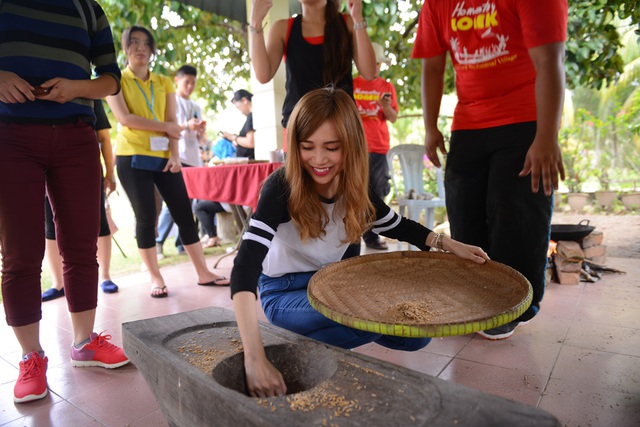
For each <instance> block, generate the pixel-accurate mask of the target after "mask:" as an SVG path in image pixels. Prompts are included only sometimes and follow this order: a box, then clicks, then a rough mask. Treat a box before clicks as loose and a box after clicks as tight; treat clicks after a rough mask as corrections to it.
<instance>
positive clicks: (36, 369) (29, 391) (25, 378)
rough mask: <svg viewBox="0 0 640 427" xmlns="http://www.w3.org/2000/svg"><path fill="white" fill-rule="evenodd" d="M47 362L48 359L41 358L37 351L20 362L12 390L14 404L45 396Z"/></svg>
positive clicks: (46, 391)
mask: <svg viewBox="0 0 640 427" xmlns="http://www.w3.org/2000/svg"><path fill="white" fill-rule="evenodd" d="M48 361H49V359H47V358H46V357H44V358H43V357H42V356H40V353H38V352H37V351H32V352H31V353H29V354H28V355H27V360H23V361H22V362H20V373H19V374H18V381H16V385H15V387H14V388H13V401H14V402H16V403H23V402H31V401H32V400H38V399H42V398H43V397H45V396H46V395H47V393H48V390H47V362H48Z"/></svg>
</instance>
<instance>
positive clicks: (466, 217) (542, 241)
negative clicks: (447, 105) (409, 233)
mask: <svg viewBox="0 0 640 427" xmlns="http://www.w3.org/2000/svg"><path fill="white" fill-rule="evenodd" d="M535 134H536V123H535V122H526V123H516V124H513V125H507V126H499V127H495V128H487V129H479V130H458V131H453V132H452V133H451V144H450V148H449V155H448V156H447V165H446V175H445V176H446V178H445V188H446V193H447V214H448V216H449V221H450V223H451V237H453V238H454V239H456V240H459V241H461V242H464V243H468V244H471V245H477V246H480V247H482V248H483V249H484V250H485V251H487V253H488V254H489V256H490V257H491V259H492V260H494V261H498V262H501V263H503V264H506V265H508V266H510V267H512V268H514V269H515V270H517V271H519V272H520V273H522V275H523V276H525V277H526V278H527V279H528V280H529V282H530V283H531V286H532V287H533V301H532V302H531V307H529V309H528V310H527V311H526V312H525V313H524V314H523V315H522V316H520V318H519V320H521V321H527V320H530V319H531V318H532V317H533V316H535V315H536V313H537V312H538V310H539V308H540V302H541V301H542V296H543V295H544V290H545V281H546V276H545V270H546V268H547V250H548V247H549V232H550V223H551V215H552V213H553V198H552V197H550V196H545V194H544V189H543V187H542V182H541V183H540V190H539V191H538V193H533V192H532V191H531V176H526V177H524V178H520V177H519V176H518V173H519V172H520V170H521V169H522V167H523V165H524V160H525V156H526V154H527V151H528V150H529V147H530V146H531V143H532V142H533V139H534V137H535Z"/></svg>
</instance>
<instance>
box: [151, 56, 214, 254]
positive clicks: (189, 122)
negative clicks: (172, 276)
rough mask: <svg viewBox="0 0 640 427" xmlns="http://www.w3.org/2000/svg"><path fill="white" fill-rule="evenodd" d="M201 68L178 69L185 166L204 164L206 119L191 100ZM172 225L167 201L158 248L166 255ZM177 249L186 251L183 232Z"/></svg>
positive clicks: (178, 106)
mask: <svg viewBox="0 0 640 427" xmlns="http://www.w3.org/2000/svg"><path fill="white" fill-rule="evenodd" d="M197 75H198V71H197V70H196V68H195V67H194V66H192V65H183V66H182V67H180V69H178V72H177V73H176V76H175V78H174V81H175V83H176V89H177V90H176V116H177V118H178V124H179V125H180V126H181V127H182V133H181V134H180V139H179V140H178V153H179V154H180V163H182V166H183V167H189V166H201V163H202V162H201V160H200V145H201V143H202V141H203V139H204V137H205V129H206V126H207V122H206V121H205V120H202V109H201V108H200V106H199V105H198V104H196V103H195V102H194V101H193V100H191V94H192V93H193V90H194V89H195V88H196V81H197ZM172 228H173V218H171V214H170V213H169V209H167V205H166V204H165V205H164V206H163V207H162V211H161V212H160V217H159V218H158V237H157V238H156V251H157V253H158V255H164V253H163V250H162V247H163V246H164V241H165V240H166V239H167V237H168V236H169V233H170V232H171V229H172ZM176 247H177V248H178V252H179V253H182V252H184V248H183V246H182V242H181V241H180V236H179V235H178V236H177V237H176Z"/></svg>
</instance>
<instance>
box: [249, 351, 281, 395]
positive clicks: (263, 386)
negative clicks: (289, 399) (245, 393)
mask: <svg viewBox="0 0 640 427" xmlns="http://www.w3.org/2000/svg"><path fill="white" fill-rule="evenodd" d="M244 369H245V373H246V374H247V389H248V390H249V395H250V396H252V397H277V396H284V395H285V394H286V393H287V386H286V385H285V383H284V379H283V378H282V374H281V373H280V371H278V370H277V369H276V367H275V366H273V365H272V364H271V362H269V361H268V360H267V358H266V357H263V358H260V359H258V360H250V359H248V358H245V361H244Z"/></svg>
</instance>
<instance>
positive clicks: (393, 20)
mask: <svg viewBox="0 0 640 427" xmlns="http://www.w3.org/2000/svg"><path fill="white" fill-rule="evenodd" d="M229 1H231V0H229ZM233 1H239V0H233ZM363 3H364V4H363V14H364V16H365V18H366V20H367V23H368V29H367V31H368V32H369V35H370V37H371V39H372V41H374V42H377V43H380V44H381V45H383V46H384V47H385V48H386V50H387V52H388V54H389V55H390V56H391V58H392V64H391V68H390V69H389V70H386V71H383V72H382V76H383V77H385V78H387V79H389V80H391V81H392V82H393V83H394V85H395V86H396V89H397V91H398V99H399V103H400V105H402V107H403V110H405V109H406V110H411V109H419V108H420V107H421V95H420V76H421V65H420V61H419V60H414V59H411V50H412V49H413V41H414V39H415V31H416V24H417V20H418V11H419V10H420V9H421V7H422V0H364V2H363ZM100 4H101V5H102V7H103V8H104V9H105V12H106V14H107V16H108V17H109V21H110V22H111V25H112V28H113V30H114V35H115V38H116V40H120V35H121V34H122V31H123V30H124V29H125V28H126V27H128V26H130V25H134V24H137V25H143V26H145V27H149V28H150V29H152V30H153V33H154V35H155V37H156V41H157V45H158V48H159V50H158V54H157V58H156V60H155V61H154V64H153V67H154V68H153V69H154V71H158V72H162V73H165V74H168V75H172V74H173V72H174V71H175V70H176V69H177V68H179V67H180V66H181V65H182V64H183V63H191V64H193V65H194V66H196V68H197V69H198V72H199V79H198V88H197V91H198V94H199V96H200V97H202V98H204V99H206V100H207V102H208V104H209V105H208V107H209V108H214V109H217V108H218V107H221V106H222V105H223V104H225V103H226V102H227V93H228V92H229V91H234V90H236V89H238V88H240V86H241V85H244V84H245V83H244V82H246V81H248V79H249V70H250V63H249V54H248V37H247V29H246V28H245V27H244V26H243V25H242V24H240V23H239V22H237V21H231V20H229V19H227V18H224V17H220V16H216V15H212V14H211V13H209V12H204V11H200V10H199V9H197V8H194V7H192V6H187V5H184V4H182V3H179V2H177V1H169V0H101V1H100ZM343 8H344V10H346V5H343ZM616 16H617V17H619V18H621V19H628V20H629V22H631V24H632V25H635V26H637V25H638V24H639V23H640V8H639V7H638V5H637V2H636V1H632V2H629V1H625V0H570V1H569V23H568V35H569V40H568V41H567V56H566V73H567V85H568V86H569V87H577V86H590V87H596V88H598V87H601V86H605V85H608V84H612V83H615V82H616V81H617V79H618V77H619V75H620V73H621V72H622V71H623V66H624V62H623V60H622V58H621V57H620V56H619V54H618V49H619V47H620V45H621V44H620V35H619V34H618V31H617V28H616V27H615V26H614V25H612V23H613V22H614V17H616ZM636 34H639V35H640V27H639V29H636ZM123 58H124V55H122V54H120V59H123ZM453 79H454V76H453V71H452V69H451V67H450V66H448V71H447V75H446V88H447V91H452V90H453V89H454V85H453V81H454V80H453Z"/></svg>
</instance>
